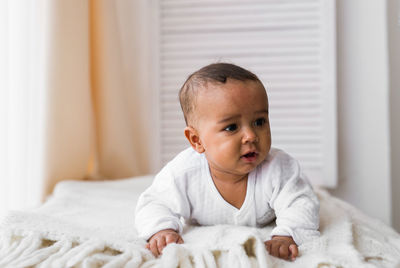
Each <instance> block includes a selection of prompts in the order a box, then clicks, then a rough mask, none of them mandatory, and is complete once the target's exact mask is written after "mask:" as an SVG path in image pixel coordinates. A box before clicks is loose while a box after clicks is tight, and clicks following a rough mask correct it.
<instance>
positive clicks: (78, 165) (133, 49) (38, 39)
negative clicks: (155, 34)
mask: <svg viewBox="0 0 400 268" xmlns="http://www.w3.org/2000/svg"><path fill="white" fill-rule="evenodd" d="M145 6H146V5H145V1H142V0H140V1H106V0H102V1H98V0H86V1H82V0H71V1H61V0H42V1H29V0H20V1H11V0H10V1H4V0H2V1H1V2H0V40H1V42H0V59H1V60H0V130H1V131H0V135H1V136H0V213H4V212H5V211H6V210H7V209H20V208H25V207H30V206H37V205H38V204H40V202H41V200H43V197H45V196H47V195H48V194H49V193H51V191H52V189H53V187H54V185H55V184H56V183H57V182H59V181H61V180H65V179H74V180H84V179H89V180H90V179H94V180H96V179H116V178H123V177H128V176H133V175H140V174H143V173H147V172H148V171H149V153H148V144H149V135H148V133H147V131H146V130H147V129H148V125H149V123H148V122H146V121H145V120H144V118H142V117H140V116H139V115H143V114H146V113H148V112H149V107H148V106H149V105H147V102H146V100H147V99H149V98H150V95H149V94H150V93H149V92H148V90H147V89H148V85H147V83H148V80H147V79H146V78H147V77H148V72H147V65H146V55H147V54H146V47H147V46H146V40H147V39H146V38H145V35H146V32H145V31H144V30H143V25H144V24H143V23H142V22H143V20H145V12H143V10H145Z"/></svg>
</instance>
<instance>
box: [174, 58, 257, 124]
mask: <svg viewBox="0 0 400 268" xmlns="http://www.w3.org/2000/svg"><path fill="white" fill-rule="evenodd" d="M228 78H230V79H235V80H238V81H247V80H251V81H255V82H259V83H260V84H261V85H262V83H261V81H260V79H258V77H257V76H256V75H255V74H253V73H252V72H250V71H248V70H246V69H244V68H242V67H240V66H237V65H235V64H231V63H222V62H221V63H213V64H210V65H207V66H205V67H203V68H201V69H200V70H198V71H196V72H194V73H192V74H191V75H189V77H188V78H187V79H186V81H185V83H184V84H183V86H182V87H181V89H180V91H179V101H180V104H181V108H182V111H183V116H184V117H185V122H186V125H189V124H190V123H191V117H192V114H193V112H194V110H195V105H196V95H197V91H198V90H199V89H200V88H205V87H206V86H207V83H217V84H218V83H222V84H225V83H226V81H227V80H228Z"/></svg>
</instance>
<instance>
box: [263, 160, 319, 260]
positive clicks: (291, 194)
mask: <svg viewBox="0 0 400 268" xmlns="http://www.w3.org/2000/svg"><path fill="white" fill-rule="evenodd" d="M278 157H279V158H280V159H279V160H280V163H281V164H280V165H279V168H278V169H276V170H275V171H276V173H275V175H277V176H275V178H276V179H275V180H274V182H273V185H272V188H273V190H272V195H271V199H270V202H269V204H270V206H271V208H272V209H274V211H275V215H276V225H277V226H276V227H275V228H274V229H273V230H272V233H271V235H272V237H273V238H272V239H271V240H274V237H280V238H281V237H288V239H289V240H290V239H292V240H293V243H294V245H296V249H295V248H294V247H293V249H294V250H295V251H294V252H292V254H293V255H294V254H296V255H297V247H298V246H300V245H301V244H302V243H304V242H305V241H307V240H309V239H312V238H315V237H318V236H319V231H318V228H319V201H318V198H317V196H316V195H315V193H314V191H313V189H312V187H311V185H310V184H309V183H308V181H307V180H306V179H305V177H304V175H303V174H302V173H301V169H300V166H299V164H298V162H297V161H296V160H295V159H293V158H291V157H290V156H289V155H287V154H283V155H280V156H278ZM269 243H273V244H274V243H275V242H269ZM293 243H291V245H293ZM289 247H290V245H289ZM272 255H274V254H272ZM293 255H292V259H293ZM274 256H275V255H274Z"/></svg>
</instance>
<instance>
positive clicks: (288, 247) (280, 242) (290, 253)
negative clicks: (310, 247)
mask: <svg viewBox="0 0 400 268" xmlns="http://www.w3.org/2000/svg"><path fill="white" fill-rule="evenodd" d="M264 244H265V247H266V249H267V251H268V253H269V254H271V255H272V256H275V257H278V258H281V259H285V260H288V259H289V258H290V259H291V260H292V261H294V260H295V259H296V257H297V255H298V254H299V250H298V248H297V245H296V243H295V242H294V240H293V238H292V237H290V236H273V237H272V239H271V240H268V241H265V242H264Z"/></svg>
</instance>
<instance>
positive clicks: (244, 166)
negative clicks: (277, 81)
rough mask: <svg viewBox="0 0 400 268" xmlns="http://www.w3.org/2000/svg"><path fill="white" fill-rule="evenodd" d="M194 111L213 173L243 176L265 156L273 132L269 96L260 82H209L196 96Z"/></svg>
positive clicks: (229, 80) (269, 146) (200, 136)
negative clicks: (269, 117)
mask: <svg viewBox="0 0 400 268" xmlns="http://www.w3.org/2000/svg"><path fill="white" fill-rule="evenodd" d="M195 113H196V118H197V120H198V123H197V127H196V129H197V130H198V133H199V139H200V141H201V143H202V145H203V147H204V153H205V155H206V158H207V160H208V163H209V166H210V170H211V172H212V173H215V172H218V173H220V174H221V172H222V173H223V174H226V175H228V174H229V175H234V176H238V175H239V176H243V175H246V174H248V173H249V172H250V171H252V170H253V169H254V168H255V167H256V166H257V165H258V164H260V163H261V162H262V161H263V160H264V159H265V158H266V156H267V154H268V152H269V150H270V148H271V132H270V126H269V120H268V98H267V95H266V93H265V90H264V88H263V87H262V85H261V84H260V83H258V82H255V81H251V80H249V81H245V82H242V81H237V80H232V79H228V81H227V82H226V83H225V84H212V83H209V84H208V85H207V89H206V90H201V91H200V92H199V95H198V96H197V99H196V111H195ZM213 171H214V172H213Z"/></svg>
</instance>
